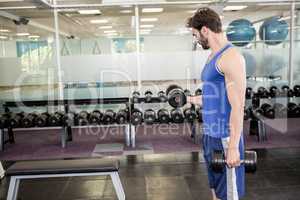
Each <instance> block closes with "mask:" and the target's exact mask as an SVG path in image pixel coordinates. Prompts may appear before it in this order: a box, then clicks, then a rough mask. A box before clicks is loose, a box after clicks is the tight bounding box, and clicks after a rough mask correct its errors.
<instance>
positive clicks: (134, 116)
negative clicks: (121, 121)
mask: <svg viewBox="0 0 300 200" xmlns="http://www.w3.org/2000/svg"><path fill="white" fill-rule="evenodd" d="M130 121H131V124H132V125H134V126H136V125H139V124H141V123H142V122H143V113H142V112H141V111H140V110H139V109H136V108H135V109H133V110H132V112H131V118H130Z"/></svg>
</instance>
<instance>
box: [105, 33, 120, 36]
mask: <svg viewBox="0 0 300 200" xmlns="http://www.w3.org/2000/svg"><path fill="white" fill-rule="evenodd" d="M117 35H119V34H118V33H108V34H106V36H117Z"/></svg>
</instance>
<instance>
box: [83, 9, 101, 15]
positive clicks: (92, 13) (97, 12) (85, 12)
mask: <svg viewBox="0 0 300 200" xmlns="http://www.w3.org/2000/svg"><path fill="white" fill-rule="evenodd" d="M78 12H79V14H81V15H96V14H101V12H100V10H78Z"/></svg>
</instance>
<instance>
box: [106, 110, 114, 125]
mask: <svg viewBox="0 0 300 200" xmlns="http://www.w3.org/2000/svg"><path fill="white" fill-rule="evenodd" d="M115 117H116V113H115V112H114V111H113V110H111V109H109V110H106V111H105V113H104V115H103V123H104V124H112V123H114V119H115Z"/></svg>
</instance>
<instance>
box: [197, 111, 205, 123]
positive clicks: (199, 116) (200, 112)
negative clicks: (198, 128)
mask: <svg viewBox="0 0 300 200" xmlns="http://www.w3.org/2000/svg"><path fill="white" fill-rule="evenodd" d="M196 113H197V119H198V121H199V122H200V123H202V122H203V119H202V108H201V107H198V108H196Z"/></svg>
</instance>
